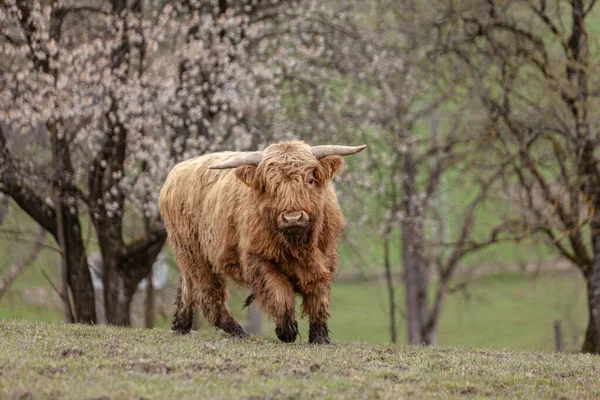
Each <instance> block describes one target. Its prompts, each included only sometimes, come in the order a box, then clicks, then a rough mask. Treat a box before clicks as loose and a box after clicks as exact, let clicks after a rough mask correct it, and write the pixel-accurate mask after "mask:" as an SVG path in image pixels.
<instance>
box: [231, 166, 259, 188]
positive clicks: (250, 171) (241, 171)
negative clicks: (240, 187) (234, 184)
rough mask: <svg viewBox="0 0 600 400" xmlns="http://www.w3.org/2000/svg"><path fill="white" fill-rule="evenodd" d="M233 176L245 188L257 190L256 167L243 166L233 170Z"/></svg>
mask: <svg viewBox="0 0 600 400" xmlns="http://www.w3.org/2000/svg"><path fill="white" fill-rule="evenodd" d="M235 176H236V177H237V178H238V179H239V180H240V181H242V183H244V184H245V185H246V186H250V187H252V188H254V189H257V188H258V182H257V181H258V179H256V166H254V165H243V166H241V167H237V168H236V169H235Z"/></svg>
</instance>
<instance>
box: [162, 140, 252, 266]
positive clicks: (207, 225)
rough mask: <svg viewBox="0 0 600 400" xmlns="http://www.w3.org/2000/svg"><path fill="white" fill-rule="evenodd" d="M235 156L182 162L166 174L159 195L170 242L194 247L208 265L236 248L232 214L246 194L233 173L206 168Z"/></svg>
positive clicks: (220, 155)
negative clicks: (197, 248)
mask: <svg viewBox="0 0 600 400" xmlns="http://www.w3.org/2000/svg"><path fill="white" fill-rule="evenodd" d="M239 154H240V153H235V152H223V153H213V154H207V155H204V156H200V157H196V158H192V159H190V160H187V161H183V162H181V163H179V164H177V165H176V166H175V167H173V169H172V170H171V171H170V172H169V175H168V176H167V179H166V180H165V184H164V185H163V187H162V189H161V191H160V195H159V208H160V213H161V216H162V218H163V220H164V221H165V224H166V227H167V231H168V233H169V238H170V240H171V241H173V240H177V241H178V242H182V244H183V245H187V246H198V247H199V248H200V250H201V252H202V254H203V255H204V256H205V257H206V258H207V260H208V261H209V262H211V264H219V263H220V260H221V259H222V258H223V257H225V254H224V253H226V252H231V251H232V249H235V248H236V247H237V238H238V233H237V232H236V226H237V225H238V224H237V223H236V220H237V217H236V210H238V209H239V204H240V201H244V200H245V201H248V199H245V197H247V196H248V192H247V191H246V190H247V188H246V187H245V186H244V185H243V184H242V183H241V182H239V180H238V179H237V178H236V177H235V172H234V170H210V169H207V167H208V166H210V165H213V164H215V163H217V162H220V161H223V160H225V159H227V158H230V157H233V156H236V155H239Z"/></svg>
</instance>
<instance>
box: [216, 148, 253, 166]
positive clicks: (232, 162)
mask: <svg viewBox="0 0 600 400" xmlns="http://www.w3.org/2000/svg"><path fill="white" fill-rule="evenodd" d="M262 157H263V153H262V151H253V152H251V153H244V154H242V155H241V156H237V157H233V158H230V159H229V160H225V161H222V162H220V163H217V164H213V165H210V166H209V167H208V169H227V168H235V167H240V166H242V165H258V163H259V162H260V160H262Z"/></svg>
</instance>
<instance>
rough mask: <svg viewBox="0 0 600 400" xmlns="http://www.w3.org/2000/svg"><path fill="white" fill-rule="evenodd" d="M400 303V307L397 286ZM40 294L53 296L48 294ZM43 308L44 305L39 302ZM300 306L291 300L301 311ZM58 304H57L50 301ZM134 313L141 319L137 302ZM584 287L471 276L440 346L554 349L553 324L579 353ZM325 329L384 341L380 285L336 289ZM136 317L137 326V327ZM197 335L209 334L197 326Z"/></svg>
mask: <svg viewBox="0 0 600 400" xmlns="http://www.w3.org/2000/svg"><path fill="white" fill-rule="evenodd" d="M172 290H173V289H170V291H168V292H164V293H160V294H157V295H158V296H159V297H157V302H158V303H159V304H158V307H159V309H161V310H162V312H159V313H158V314H157V316H156V324H157V327H160V328H164V329H167V328H169V326H170V320H171V315H172V312H173V306H172V302H173V296H174V294H173V292H172ZM397 290H398V292H397V295H396V298H397V301H398V304H399V305H400V306H402V304H403V298H404V297H403V296H404V294H403V291H402V289H401V288H400V287H399V288H397ZM246 295H247V291H245V290H233V291H232V298H231V299H230V302H229V305H230V307H231V309H232V311H233V312H234V315H235V317H236V318H237V319H238V320H239V321H240V322H241V321H243V320H244V318H245V317H246V312H245V311H242V310H241V306H242V303H243V300H244V299H245V296H246ZM45 296H50V297H54V296H56V295H55V294H54V293H52V292H50V291H49V290H48V291H47V293H46V295H45ZM12 297H13V298H12V300H11V299H4V300H3V301H2V302H0V319H8V318H17V319H23V320H29V321H46V322H51V321H57V320H60V319H61V318H62V314H61V312H60V310H59V309H57V308H56V306H53V307H44V306H43V303H44V302H46V303H49V302H48V301H46V300H42V301H39V302H36V303H29V302H27V301H24V300H23V297H24V296H23V293H22V292H21V291H20V290H18V289H16V290H13V293H12ZM40 303H42V304H40ZM299 303H300V301H298V302H297V304H298V305H299ZM55 304H59V303H55ZM134 304H135V305H134V307H133V311H134V313H137V314H138V315H139V314H140V313H141V305H140V304H141V303H140V302H137V303H134ZM586 312H587V308H586V300H585V286H584V283H583V281H582V279H581V278H580V277H579V276H578V274H576V273H572V272H552V273H550V272H548V273H543V274H540V276H538V277H535V278H534V277H532V276H529V277H527V276H526V275H524V274H520V273H516V272H514V273H509V272H504V273H498V274H493V275H486V276H482V277H479V278H474V280H473V282H471V284H470V285H469V286H468V291H467V292H466V294H465V293H455V294H453V295H451V296H449V297H448V299H447V301H446V303H445V308H444V311H443V314H442V320H441V324H440V328H439V334H438V343H439V344H440V345H442V346H464V347H471V348H472V347H487V348H496V349H503V348H510V349H520V350H539V351H553V350H554V331H553V323H554V321H555V320H561V322H562V326H563V330H564V336H565V345H566V347H567V349H569V350H577V349H578V348H579V346H580V345H581V340H582V338H583V333H584V331H585V327H586V322H587V314H586ZM331 314H332V316H331V319H330V329H331V331H332V337H333V338H334V339H335V340H336V341H338V342H352V341H369V342H375V343H388V342H389V340H390V337H389V320H388V299H387V294H386V289H385V286H383V285H381V284H375V283H373V284H358V283H337V284H336V285H335V286H334V290H333V295H332V302H331ZM139 320H140V319H139V317H138V321H139ZM399 320H400V321H399V341H400V343H406V323H405V321H404V319H402V317H401V316H399ZM299 325H300V329H301V334H302V336H303V338H304V339H306V337H307V332H308V326H307V323H306V320H305V319H302V320H300V321H299ZM201 329H203V330H208V331H213V328H211V327H208V326H207V325H206V322H205V321H202V320H201ZM273 330H274V325H273V324H272V323H271V322H270V321H268V320H267V319H266V318H265V319H264V323H263V334H264V335H273Z"/></svg>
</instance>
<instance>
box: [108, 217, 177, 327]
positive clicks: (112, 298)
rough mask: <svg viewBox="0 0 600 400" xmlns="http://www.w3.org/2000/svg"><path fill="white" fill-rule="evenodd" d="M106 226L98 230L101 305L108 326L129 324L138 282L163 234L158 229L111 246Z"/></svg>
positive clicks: (144, 274)
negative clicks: (136, 240)
mask: <svg viewBox="0 0 600 400" xmlns="http://www.w3.org/2000/svg"><path fill="white" fill-rule="evenodd" d="M111 229H112V228H111V227H110V226H106V225H105V226H102V227H101V229H98V230H97V231H98V232H99V236H98V240H99V242H100V248H101V251H102V261H103V275H102V282H103V285H104V304H105V312H106V321H107V323H108V324H109V325H117V326H129V325H131V318H130V314H131V313H130V311H131V300H132V299H133V295H134V294H135V291H136V289H137V285H138V283H140V281H141V280H142V279H144V278H145V277H146V276H148V275H149V272H150V271H151V269H152V265H153V264H154V262H155V261H156V257H157V256H158V253H159V252H160V250H161V248H162V246H163V244H164V242H165V240H166V232H165V231H164V230H160V231H158V232H154V233H151V234H148V235H147V236H146V237H145V238H144V239H142V240H139V241H138V242H134V243H132V244H131V245H129V246H123V245H121V246H119V245H115V242H114V240H112V238H114V237H115V235H114V233H111Z"/></svg>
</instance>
